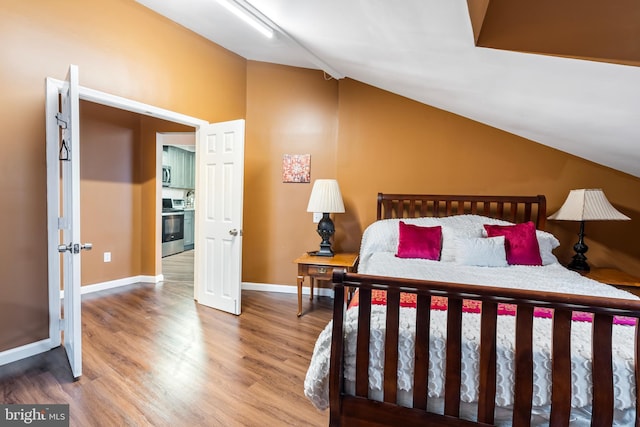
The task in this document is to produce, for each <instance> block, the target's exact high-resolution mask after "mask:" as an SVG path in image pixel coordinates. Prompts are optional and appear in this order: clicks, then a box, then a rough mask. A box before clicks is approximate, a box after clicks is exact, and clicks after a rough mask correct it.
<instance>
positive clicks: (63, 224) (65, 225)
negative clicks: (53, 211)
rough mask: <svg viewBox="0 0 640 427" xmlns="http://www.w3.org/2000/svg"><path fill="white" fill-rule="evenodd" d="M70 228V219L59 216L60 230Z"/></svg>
mask: <svg viewBox="0 0 640 427" xmlns="http://www.w3.org/2000/svg"><path fill="white" fill-rule="evenodd" d="M67 228H69V221H67V218H65V217H60V216H59V217H58V230H66V229H67Z"/></svg>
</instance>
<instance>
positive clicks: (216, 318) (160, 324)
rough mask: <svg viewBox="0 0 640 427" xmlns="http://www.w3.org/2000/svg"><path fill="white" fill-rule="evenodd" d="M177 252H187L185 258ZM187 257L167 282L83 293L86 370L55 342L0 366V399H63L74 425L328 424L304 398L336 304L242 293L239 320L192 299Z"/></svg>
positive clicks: (173, 265) (169, 262)
mask: <svg viewBox="0 0 640 427" xmlns="http://www.w3.org/2000/svg"><path fill="white" fill-rule="evenodd" d="M180 255H182V256H180ZM189 256H192V251H191V255H189V253H183V254H179V255H177V256H173V257H168V258H165V261H166V263H165V264H163V265H164V270H165V271H164V274H165V281H164V282H162V283H159V284H157V285H154V284H139V285H132V286H128V287H123V288H118V289H116V290H110V291H103V292H99V293H94V294H87V295H85V296H83V302H82V327H83V352H82V355H83V372H84V374H83V376H82V377H81V378H80V379H79V380H78V381H73V379H72V377H71V371H70V369H69V366H68V364H67V362H66V358H65V354H64V349H63V348H62V347H59V348H56V349H53V350H52V351H50V352H47V353H44V354H41V355H38V356H34V357H32V358H29V359H25V360H21V361H18V362H15V363H12V364H9V365H5V366H2V367H0V391H1V393H0V399H1V401H2V403H43V404H46V403H69V404H70V419H71V425H72V426H326V425H328V419H329V418H328V411H325V412H319V411H318V410H316V409H315V408H314V407H313V406H312V405H311V403H310V402H309V401H308V400H307V399H306V398H305V397H304V393H303V382H304V376H305V373H306V369H307V366H308V364H309V360H310V357H311V352H312V351H313V346H314V343H315V340H316V337H317V336H318V334H319V333H320V331H321V330H322V328H324V326H325V325H326V323H327V322H328V320H329V319H330V317H331V300H330V299H329V298H326V297H325V298H320V299H316V300H315V301H314V310H312V311H309V312H307V313H306V314H305V315H304V316H302V317H300V318H298V317H296V312H297V296H296V294H280V293H269V292H257V291H243V293H242V315H240V316H234V315H231V314H227V313H222V312H219V311H217V310H213V309H210V308H207V307H202V306H199V305H198V304H196V303H195V301H194V300H193V273H192V272H189V271H188V269H189V268H191V266H190V265H189V262H190V261H189V260H188V258H189Z"/></svg>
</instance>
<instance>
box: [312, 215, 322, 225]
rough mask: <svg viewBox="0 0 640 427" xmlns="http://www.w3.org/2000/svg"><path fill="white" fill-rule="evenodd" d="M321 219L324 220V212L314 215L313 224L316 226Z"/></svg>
mask: <svg viewBox="0 0 640 427" xmlns="http://www.w3.org/2000/svg"><path fill="white" fill-rule="evenodd" d="M321 219H322V212H314V213H313V222H314V223H315V224H317V223H319V222H320V220H321Z"/></svg>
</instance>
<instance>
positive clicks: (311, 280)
mask: <svg viewBox="0 0 640 427" xmlns="http://www.w3.org/2000/svg"><path fill="white" fill-rule="evenodd" d="M309 282H310V285H309V300H313V285H314V283H313V282H314V279H313V276H311V277H309Z"/></svg>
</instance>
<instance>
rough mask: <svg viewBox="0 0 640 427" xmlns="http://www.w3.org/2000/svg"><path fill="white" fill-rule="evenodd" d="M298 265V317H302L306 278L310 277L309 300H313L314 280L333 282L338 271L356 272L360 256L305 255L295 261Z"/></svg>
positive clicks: (345, 254)
mask: <svg viewBox="0 0 640 427" xmlns="http://www.w3.org/2000/svg"><path fill="white" fill-rule="evenodd" d="M293 262H295V263H296V264H298V317H299V316H301V315H302V285H303V284H304V278H305V277H306V276H309V279H310V280H309V291H310V292H309V293H310V294H311V295H310V297H309V299H310V300H312V299H313V285H314V280H315V279H318V280H331V276H332V275H333V271H334V270H336V269H342V270H346V271H347V273H353V272H355V271H356V266H357V264H358V254H352V253H342V254H341V253H337V254H335V255H334V256H332V257H324V256H313V255H309V254H304V255H302V256H301V257H299V258H297V259H296V260H295V261H293Z"/></svg>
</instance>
